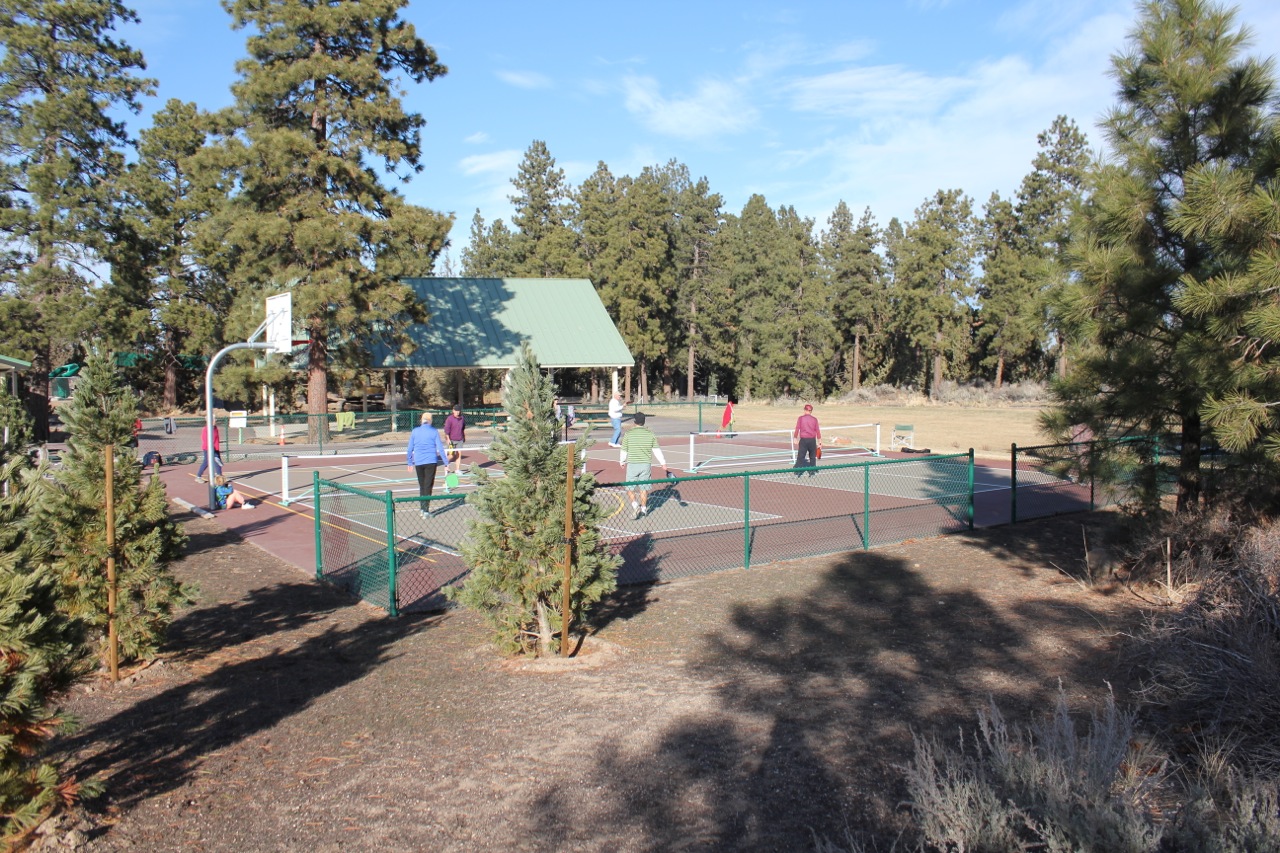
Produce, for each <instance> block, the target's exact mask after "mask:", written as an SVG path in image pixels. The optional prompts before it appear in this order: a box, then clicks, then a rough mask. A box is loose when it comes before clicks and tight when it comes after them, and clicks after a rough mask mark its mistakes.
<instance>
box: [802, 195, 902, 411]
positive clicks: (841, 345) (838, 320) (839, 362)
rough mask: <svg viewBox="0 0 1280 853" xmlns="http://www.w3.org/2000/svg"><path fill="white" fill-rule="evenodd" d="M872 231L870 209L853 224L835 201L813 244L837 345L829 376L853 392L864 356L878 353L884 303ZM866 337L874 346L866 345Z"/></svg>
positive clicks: (859, 380) (841, 204) (844, 206)
mask: <svg viewBox="0 0 1280 853" xmlns="http://www.w3.org/2000/svg"><path fill="white" fill-rule="evenodd" d="M878 232H879V229H878V228H876V223H875V219H874V218H873V217H872V216H871V210H870V208H868V209H866V210H864V211H863V213H862V218H861V219H859V220H858V221H857V222H856V223H855V222H854V221H853V214H852V212H851V211H850V210H849V206H848V205H847V204H845V203H844V202H843V201H841V202H839V203H838V204H837V205H836V208H835V210H834V211H832V213H831V216H830V218H828V219H827V230H826V231H824V232H823V234H822V239H821V241H820V244H819V252H820V254H821V258H822V263H823V268H824V271H825V274H826V276H827V280H828V285H829V291H830V300H831V316H832V322H833V324H834V326H835V334H836V341H837V345H836V350H835V353H834V357H835V363H834V364H833V365H832V367H833V369H834V370H833V372H835V373H837V374H840V373H843V375H844V377H845V385H846V386H847V387H848V388H850V389H852V390H855V391H856V390H857V389H858V388H860V387H861V386H862V377H863V374H864V372H865V371H866V367H865V363H864V359H865V357H866V356H867V355H868V353H869V352H871V353H874V351H875V349H876V348H879V349H881V350H883V348H884V345H883V341H881V340H879V338H880V332H881V330H882V329H883V326H884V321H885V319H884V315H885V309H886V307H887V304H886V300H885V291H884V281H883V274H884V273H883V266H884V262H883V260H882V258H881V257H880V255H879V253H877V252H876V245H877V243H878V239H879V238H878ZM872 338H874V339H875V343H874V344H869V339H872Z"/></svg>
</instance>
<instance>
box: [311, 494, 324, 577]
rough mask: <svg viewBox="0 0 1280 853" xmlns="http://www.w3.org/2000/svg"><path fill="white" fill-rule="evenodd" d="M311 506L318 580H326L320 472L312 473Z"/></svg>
mask: <svg viewBox="0 0 1280 853" xmlns="http://www.w3.org/2000/svg"><path fill="white" fill-rule="evenodd" d="M311 506H312V507H314V508H315V509H314V511H313V513H314V515H315V519H316V525H315V527H316V580H318V581H322V580H324V547H323V546H322V544H321V537H320V472H319V471H318V470H316V471H312V472H311Z"/></svg>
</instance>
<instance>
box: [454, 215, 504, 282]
mask: <svg viewBox="0 0 1280 853" xmlns="http://www.w3.org/2000/svg"><path fill="white" fill-rule="evenodd" d="M470 237H471V239H470V241H469V242H468V243H467V246H466V248H464V249H463V250H462V274H463V275H465V276H474V277H481V278H506V277H508V276H511V275H514V273H513V272H512V270H513V269H514V268H515V250H514V248H513V246H512V243H513V242H514V239H515V238H514V235H512V233H511V231H510V229H508V228H507V225H506V223H505V222H503V221H502V220H501V219H496V220H494V223H493V225H492V226H490V227H488V228H486V227H485V224H484V217H483V216H481V215H480V211H479V210H478V209H477V210H476V213H475V216H473V217H471V234H470Z"/></svg>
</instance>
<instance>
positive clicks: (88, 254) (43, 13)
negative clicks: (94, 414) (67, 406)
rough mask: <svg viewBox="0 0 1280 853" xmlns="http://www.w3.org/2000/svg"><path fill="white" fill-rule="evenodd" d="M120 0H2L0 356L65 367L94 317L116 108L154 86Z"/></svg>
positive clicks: (115, 171)
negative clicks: (120, 35)
mask: <svg viewBox="0 0 1280 853" xmlns="http://www.w3.org/2000/svg"><path fill="white" fill-rule="evenodd" d="M136 20H137V18H136V16H135V15H134V14H133V12H132V11H130V10H129V9H127V8H126V7H125V6H124V5H123V4H122V3H120V2H119V0H77V2H74V3H68V2H66V0H22V2H11V1H10V2H0V46H2V49H0V352H6V353H9V354H10V355H17V356H23V357H27V358H29V359H30V360H31V361H32V362H33V364H34V366H35V369H36V370H37V371H40V372H47V371H48V370H49V369H51V368H54V367H57V366H59V365H60V364H62V363H63V362H64V360H66V359H68V358H69V357H71V356H72V355H74V354H75V353H76V352H77V350H78V347H79V344H80V341H82V340H83V339H84V338H85V337H86V332H89V331H91V330H93V329H94V328H95V326H96V320H97V318H96V317H95V315H94V313H93V311H92V308H91V304H92V303H91V298H90V297H91V293H92V288H91V281H90V279H89V278H88V277H87V276H86V273H85V271H86V270H90V269H92V268H93V266H94V264H95V263H96V262H98V261H100V260H101V258H102V251H103V249H104V247H105V244H106V240H107V235H109V234H111V233H112V232H113V227H112V223H111V221H110V220H111V214H112V212H113V211H114V209H115V200H116V189H115V179H116V177H117V176H118V175H119V174H120V171H121V170H122V169H123V167H124V154H123V149H124V148H125V146H126V145H127V143H128V139H127V136H126V134H125V129H124V124H123V123H122V122H121V121H120V119H119V113H120V112H121V111H134V112H136V111H137V110H138V108H139V103H138V98H139V97H140V96H142V95H144V94H147V93H148V92H149V91H150V88H151V86H152V83H151V81H149V80H146V79H144V78H141V77H138V76H137V75H136V72H137V71H140V70H141V69H142V68H143V67H144V66H143V61H142V56H141V54H139V53H138V52H137V51H135V50H133V49H132V48H130V47H129V46H128V45H126V44H124V43H123V42H121V41H119V40H117V39H116V38H114V37H113V35H112V33H113V31H114V30H115V29H116V27H118V26H119V25H121V24H125V23H130V22H133V21H136Z"/></svg>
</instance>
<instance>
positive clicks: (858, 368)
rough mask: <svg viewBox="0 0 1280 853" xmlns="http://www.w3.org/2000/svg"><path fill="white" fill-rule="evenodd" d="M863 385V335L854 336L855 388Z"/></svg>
mask: <svg viewBox="0 0 1280 853" xmlns="http://www.w3.org/2000/svg"><path fill="white" fill-rule="evenodd" d="M861 387H862V335H860V334H855V335H854V336H853V390H855V391H857V390H858V389H859V388H861Z"/></svg>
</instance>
